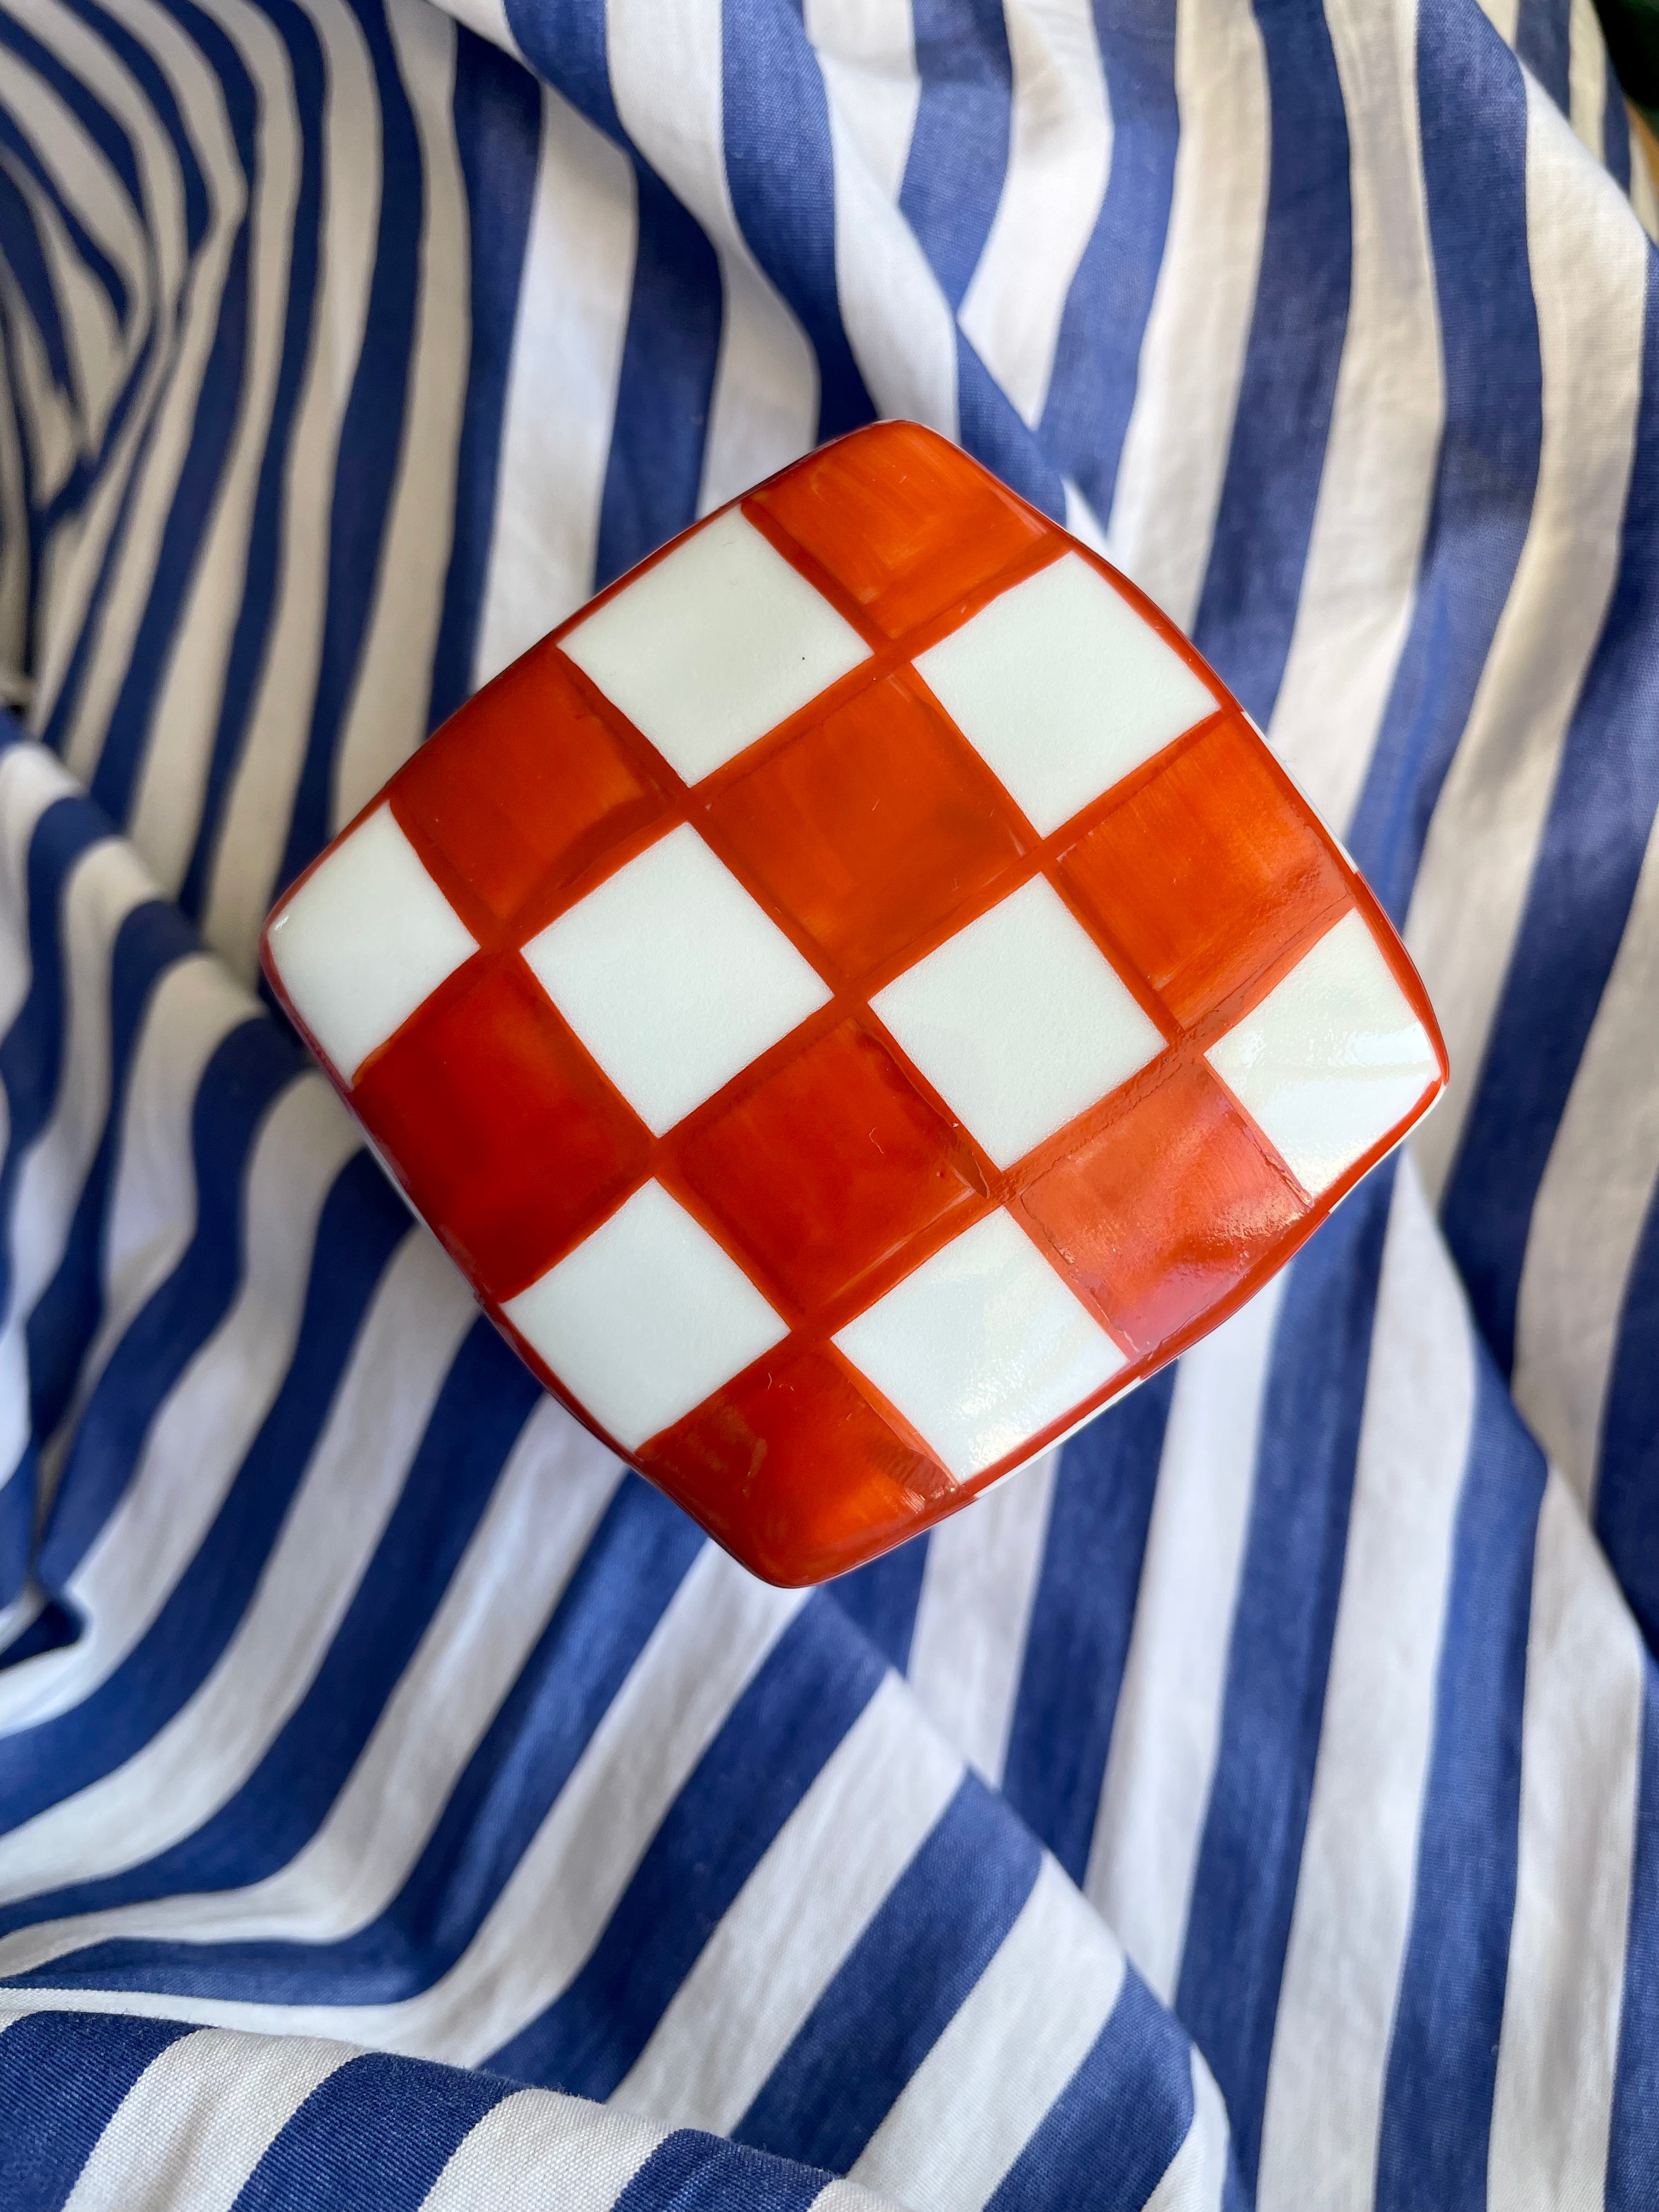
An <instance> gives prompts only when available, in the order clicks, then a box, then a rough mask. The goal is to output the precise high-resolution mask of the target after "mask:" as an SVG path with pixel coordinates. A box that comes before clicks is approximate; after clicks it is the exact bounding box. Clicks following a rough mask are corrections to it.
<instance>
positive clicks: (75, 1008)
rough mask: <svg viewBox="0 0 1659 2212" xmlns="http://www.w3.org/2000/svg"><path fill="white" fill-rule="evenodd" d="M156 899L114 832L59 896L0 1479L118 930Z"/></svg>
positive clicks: (55, 1262) (102, 1038)
mask: <svg viewBox="0 0 1659 2212" xmlns="http://www.w3.org/2000/svg"><path fill="white" fill-rule="evenodd" d="M151 896H154V886H153V885H152V884H151V883H150V881H149V878H148V877H147V876H146V875H145V874H144V873H143V870H142V869H141V868H140V867H139V866H138V863H137V860H135V859H134V858H133V856H132V854H131V850H130V848H128V847H126V846H125V845H124V844H121V843H119V842H117V841H116V840H115V839H113V838H111V839H108V840H106V842H102V843H100V844H97V845H94V846H90V847H88V848H87V850H86V851H85V852H83V853H82V854H81V855H80V857H79V858H78V859H77V860H76V862H75V864H74V866H73V867H72V868H71V870H70V876H69V880H68V883H67V884H66V885H65V887H64V890H63V892H62V893H61V901H62V906H61V943H62V948H63V955H64V965H65V967H66V968H67V969H68V971H69V972H68V976H67V980H66V984H65V987H64V1000H65V1004H64V1037H63V1045H62V1051H63V1059H62V1062H61V1065H60V1068H59V1073H58V1085H57V1096H56V1099H55V1101H54V1103H53V1105H52V1111H51V1113H50V1115H49V1116H48V1118H47V1120H46V1125H45V1127H43V1128H42V1129H41V1130H40V1132H39V1133H38V1134H37V1135H36V1137H35V1138H34V1139H33V1141H32V1142H31V1143H30V1145H29V1146H28V1147H27V1150H26V1151H25V1152H24V1153H23V1155H22V1158H21V1164H20V1166H19V1170H18V1175H17V1182H16V1186H15V1191H14V1194H13V1198H12V1206H11V1218H10V1220H9V1223H8V1224H7V1240H6V1241H7V1243H8V1245H9V1252H10V1270H9V1297H8V1299H7V1308H6V1315H7V1317H6V1323H5V1328H4V1330H3V1333H0V1484H3V1483H4V1482H5V1481H6V1480H8V1479H9V1476H10V1475H11V1474H13V1473H14V1472H15V1470H16V1468H18V1466H19V1464H20V1462H21V1456H22V1454H23V1452H24V1450H25V1449H26V1448H27V1443H28V1442H29V1436H30V1418H31V1417H30V1393H29V1383H28V1354H27V1340H26V1337H25V1334H24V1332H25V1330H26V1328H27V1325H28V1322H29V1319H30V1316H32V1314H33V1310H34V1308H35V1306H36V1305H37V1304H38V1303H39V1301H40V1296H41V1294H42V1292H43V1291H45V1290H46V1286H47V1285H48V1284H49V1283H50V1282H51V1281H52V1277H53V1276H54V1275H55V1273H57V1270H58V1266H59V1264H60V1263H61V1261H62V1260H63V1257H64V1247H65V1246H66V1244H67V1243H68V1242H69V1232H70V1227H71V1225H72V1223H73V1221H74V1218H75V1209H76V1204H77V1202H78V1201H79V1199H80V1196H81V1193H82V1189H83V1188H84V1187H85V1183H86V1177H87V1172H88V1169H89V1167H90V1166H91V1164H92V1161H93V1158H94V1154H95V1153H96V1152H97V1150H98V1146H99V1144H100V1141H101V1139H102V1138H103V1134H104V1125H105V1120H106V1114H107V1110H108V1105H109V1085H110V1064H109V1063H110V997H109V986H110V969H109V963H110V957H111V955H112V951H113V949H114V943H115V938H116V934H117V932H118V930H119V928H120V926H121V924H122V922H123V921H125V919H126V916H127V915H129V914H130V913H131V911H132V909H133V908H134V907H135V906H137V905H138V904H140V903H141V902H143V900H145V899H146V898H149V897H151ZM7 1103H8V1107H9V1102H7ZM8 1120H9V1113H8ZM8 1133H9V1132H8ZM43 1472H44V1471H43ZM50 1497H51V1484H50V1479H49V1477H46V1479H44V1480H42V1481H41V1483H40V1486H39V1488H38V1490H37V1494H36V1498H35V1508H34V1516H35V1523H36V1526H37V1527H38V1526H40V1524H41V1522H43V1521H44V1518H45V1514H46V1507H47V1505H48V1504H49V1503H50Z"/></svg>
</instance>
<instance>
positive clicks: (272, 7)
mask: <svg viewBox="0 0 1659 2212" xmlns="http://www.w3.org/2000/svg"><path fill="white" fill-rule="evenodd" d="M263 13H264V16H265V18H266V20H267V21H269V22H270V26H271V27H272V28H273V29H274V30H275V31H276V33H278V35H279V36H280V37H281V39H282V41H283V46H284V49H285V51H286V59H287V62H288V65H289V69H290V70H291V71H292V72H293V77H294V97H295V103H296V105H297V107H298V110H299V113H300V115H301V118H302V127H301V134H300V143H299V150H300V155H301V165H300V174H299V179H298V185H297V190H296V193H295V207H294V220H293V228H292V232H291V234H290V240H289V254H288V263H287V270H286V276H287V286H288V312H287V314H286V316H285V318H284V322H283V352H282V359H281V362H280V364H279V366H278V368H277V372H276V389H275V392H274V395H273V398H272V401H271V408H270V427H269V428H268V430H267V431H266V433H265V446H264V453H263V455H262V457H261V459H260V464H259V482H258V489H257V491H256V492H255V494H254V501H253V515H252V528H251V530H250V532H249V536H248V552H247V572H246V578H245V580H244V582H243V586H242V593H241V599H240V605H238V607H237V611H236V627H235V629H234V632H233V634H232V637H231V645H230V653H229V658H228V662H227V665H226V669H225V684H224V694H223V699H222V705H221V708H220V712H219V716H218V721H217V725H216V729H215V732H214V741H213V750H212V754H211V757H210V761H209V764H208V772H207V778H206V782H205V785H204V790H203V793H202V809H201V816H200V820H199V824H198V827H197V836H196V843H195V848H194V849H193V851H192V853H191V859H190V865H189V866H188V867H187V868H186V870H185V879H184V882H183V884H181V885H180V886H179V905H180V906H181V907H182V908H184V910H185V913H186V914H187V915H191V918H192V919H196V918H197V917H199V915H200V914H201V912H202V908H203V904H204V901H205V899H206V896H207V892H208V885H209V879H210V872H211V869H212V866H213V855H214V852H215V849H216V845H217V842H218V836H219V830H220V828H221V825H222V820H223V816H224V810H225V807H226V805H227V804H228V800H229V798H230V793H231V787H232V784H233V782H234V777H235V773H236V769H237V767H238V765H239V763H240V760H241V757H242V753H243V750H244V748H245V746H246V743H247V740H248V736H249V725H250V721H251V719H252V714H253V709H254V706H255V703H256V702H257V700H258V694H259V687H260V684H261V681H262V678H263V677H264V669H265V656H266V653H267V651H268V648H269V643H270V632H271V626H272V624H273V623H274V622H275V621H276V616H277V611H278V603H279V594H280V592H281V589H282V586H283V579H284V578H285V576H286V575H287V574H288V572H289V564H290V562H293V561H295V560H299V559H314V558H315V557H316V555H315V552H314V550H313V548H311V547H309V546H306V547H301V546H297V545H291V544H289V537H288V515H287V503H288V489H289V441H290V440H291V439H292V437H293V435H294V431H295V422H296V420H297V416H298V413H299V409H300V404H301V397H302V395H303V392H304V389H305V378H306V371H307V368H308V366H309V364H310V362H311V357H312V350H313V338H314V337H319V333H317V332H314V331H313V318H314V316H315V315H316V313H318V310H319V307H320V306H321V304H322V289H321V288H322V277H323V274H324V272H323V268H322V235H321V234H322V222H323V173H322V171H323V164H322V143H321V137H322V131H321V120H322V115H323V112H324V107H323V103H324V102H325V100H326V98H327V95H328V80H327V71H326V70H325V65H324V61H323V54H322V47H321V45H320V42H319V39H318V36H317V32H316V29H315V27H314V26H313V23H312V21H311V20H310V18H309V17H308V16H307V15H305V14H304V12H303V11H302V10H301V9H299V8H296V7H295V6H293V5H292V4H291V3H290V0H264V9H263ZM305 125H309V127H308V128H307V127H305ZM239 137H240V133H239ZM248 167H249V173H250V179H252V177H254V176H255V175H257V169H256V168H255V167H254V165H253V164H252V162H250V163H249V164H248ZM243 236H244V237H246V229H245V230H244V233H243ZM241 289H242V283H241V280H240V273H239V283H238V286H237V290H238V293H239V295H240V291H241ZM239 304H240V303H239ZM209 488H210V487H209ZM204 519H205V518H204ZM329 582H330V592H331V593H332V591H333V588H334V586H335V582H336V580H335V579H334V578H333V577H331V578H330V580H329ZM158 608H159V610H160V611H161V617H162V618H163V619H164V620H165V621H166V622H167V625H168V629H169V631H170V629H171V623H172V618H173V605H172V599H171V595H170V594H162V595H160V596H159V597H152V599H151V601H150V608H149V611H152V612H154V611H157V609H158ZM134 665H135V667H136V668H137V667H140V666H143V667H144V668H146V669H148V667H149V659H148V656H147V655H145V656H141V655H139V654H135V655H134ZM111 734H112V737H113V735H114V732H113V730H112V732H111ZM108 758H109V753H108V749H107V747H106V751H105V754H104V755H103V756H102V757H100V760H99V763H98V774H97V776H96V778H95V779H94V786H93V788H94V792H95V793H96V794H97V796H98V797H99V798H100V799H104V802H105V804H106V805H107V806H108V807H109V809H110V811H111V812H112V813H118V814H119V815H121V816H123V817H125V813H126V811H127V807H128V805H130V803H131V776H132V775H133V773H134V770H135V768H136V756H134V755H132V754H131V753H128V754H126V755H125V756H124V758H125V762H126V776H127V779H128V783H127V786H126V787H124V788H123V789H122V790H121V791H120V793H119V794H117V793H116V792H115V791H114V789H113V788H112V785H111V781H110V778H109V777H108V776H106V767H105V763H106V760H107V759H108ZM111 774H112V771H111Z"/></svg>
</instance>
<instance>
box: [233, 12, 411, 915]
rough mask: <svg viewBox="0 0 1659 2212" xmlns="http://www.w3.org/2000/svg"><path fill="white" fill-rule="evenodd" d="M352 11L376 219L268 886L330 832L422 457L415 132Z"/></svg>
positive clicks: (359, 16) (377, 46) (387, 44)
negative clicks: (373, 101)
mask: <svg viewBox="0 0 1659 2212" xmlns="http://www.w3.org/2000/svg"><path fill="white" fill-rule="evenodd" d="M353 13H354V15H355V16H356V21H357V25H358V27H359V29H360V30H361V31H362V36H363V43H364V45H365V46H367V48H368V55H369V60H370V62H371V64H372V65H373V68H374V88H375V94H376V96H377V99H378V100H379V105H380V159H381V163H382V168H383V181H382V184H381V189H380V231H379V235H378V238H377V240H376V245H375V252H374V276H373V277H372V279H371V280H370V283H369V292H368V311H367V313H366V315H365V318H364V324H363V337H362V349H361V350H360V351H359V353H358V356H357V368H356V376H355V377H354V378H353V380H352V386H351V397H350V398H349V400H348V401H347V403H346V410H345V413H344V415H343V417H342V418H341V422H340V447H339V453H338V454H337V458H336V460H335V465H334V503H333V509H332V513H331V516H330V520H329V538H328V554H327V560H328V599H327V605H326V607H325V612H324V619H323V640H322V647H321V652H320V655H319V660H318V665H317V678H316V689H315V690H314V692H313V697H312V708H311V732H310V735H309V738H307V744H306V752H305V758H304V761H303V763H301V769H300V775H299V781H298V782H297V784H296V785H295V793H294V811H293V813H292V815H291V816H290V817H289V830H288V843H287V848H286V850H285V851H284V853H283V859H282V863H281V866H279V868H278V870H277V872H276V882H275V883H274V884H272V885H271V886H270V888H271V890H273V891H274V890H276V889H277V888H278V887H279V886H280V885H281V884H286V883H288V882H289V881H290V880H291V879H292V878H294V877H295V876H296V875H298V874H299V872H300V871H301V868H302V867H304V866H305V865H306V863H307V861H308V860H311V859H313V856H314V855H315V854H318V853H319V852H320V851H321V850H322V848H323V847H324V846H325V844H326V843H327V842H328V840H329V836H330V834H331V822H330V818H329V817H330V813H331V807H332V804H333V797H334V766H335V755H336V753H337V750H338V747H339V744H340V740H341V738H342V736H343V732H344V726H345V718H346V715H347V713H348V711H349V708H350V706H351V702H352V698H353V696H354V694H355V692H356V681H357V671H358V665H359V663H360V661H361V659H362V651H363V647H364V644H365V642H366V641H367V639H368V625H369V619H370V617H371V615H372V614H373V612H374V596H375V587H376V585H377V582H378V580H379V578H380V548H381V541H382V539H383V538H384V537H385V535H386V526H387V524H388V522H389V521H390V520H391V513H392V497H393V495H394V494H395V492H396V490H397V485H398V474H399V463H400V462H405V465H408V466H409V467H411V468H418V467H420V466H421V465H422V464H423V462H424V460H425V459H426V456H425V455H423V454H417V453H410V454H409V455H408V456H407V457H406V460H405V456H404V426H405V422H406V420H407V417H408V411H409V404H410V383H411V381H412V379H413V375H414V362H415V318H416V307H417V306H418V303H419V301H420V296H421V285H422V227H423V222H424V219H425V214H426V175H425V171H424V168H423V166H422V160H421V143H420V139H419V137H417V136H416V129H415V118H414V116H413V114H412V113H411V112H410V105H409V101H408V99H407V97H406V96H405V94H404V82H403V77H402V76H401V75H400V73H399V71H398V58H397V56H396V54H395V52H393V50H392V37H391V33H390V32H389V30H388V29H387V27H386V15H385V13H384V10H383V9H382V7H381V5H380V0H354V8H353ZM428 435H430V433H428ZM438 435H439V436H440V437H441V436H442V433H441V432H439V433H438ZM425 734H426V732H424V730H422V731H419V732H416V735H417V736H421V737H423V736H424V735H425Z"/></svg>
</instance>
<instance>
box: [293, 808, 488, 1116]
mask: <svg viewBox="0 0 1659 2212" xmlns="http://www.w3.org/2000/svg"><path fill="white" fill-rule="evenodd" d="M269 941H270V957H271V959H272V960H273V962H274V963H275V964H276V972H277V974H278V975H280V976H281V977H282V981H283V989H284V990H285V991H286V992H287V993H288V995H289V999H290V1000H292V1001H293V1005H294V1009H295V1012H296V1013H297V1014H298V1015H299V1017H300V1018H301V1021H302V1022H303V1023H304V1024H305V1025H306V1027H307V1029H308V1030H310V1031H311V1034H312V1036H313V1037H315V1038H316V1040H317V1042H318V1044H319V1047H320V1048H321V1049H322V1051H323V1053H324V1054H325V1055H326V1057H327V1059H328V1060H329V1061H330V1063H331V1065H332V1066H333V1067H334V1069H335V1071H336V1073H337V1074H338V1075H339V1076H340V1077H341V1078H342V1079H343V1080H344V1081H346V1082H348V1083H349V1081H350V1080H351V1079H352V1078H353V1076H355V1075H356V1073H357V1070H358V1069H359V1068H360V1067H361V1066H362V1064H363V1062H364V1060H367V1059H368V1055H369V1054H370V1053H372V1052H373V1051H374V1049H375V1048H376V1047H377V1046H378V1045H382V1044H384V1043H385V1042H386V1039H387V1038H388V1037H389V1036H392V1032H393V1031H394V1030H399V1029H401V1028H402V1027H403V1025H404V1023H405V1022H406V1021H407V1020H408V1019H409V1018H410V1015H411V1014H412V1013H413V1012H414V1011H415V1009H416V1006H419V1005H420V1004H421V1003H422V1000H425V999H427V998H429V997H430V995H431V994H432V993H433V992H434V991H435V990H436V989H437V987H438V986H439V984H440V983H441V982H442V981H444V980H445V978H446V977H447V976H449V975H453V974H454V972H455V970H456V969H458V968H459V966H460V965H461V963H462V962H463V961H465V960H470V959H471V957H472V955H473V954H474V953H475V952H476V951H477V949H478V947H477V941H476V940H475V939H474V938H473V936H472V934H471V932H470V931H469V930H468V928H467V927H466V925H465V923H464V922H463V921H462V920H461V918H460V916H459V915H458V914H457V913H456V911H455V909H454V908H453V906H451V904H450V903H449V901H448V900H447V898H446V897H445V896H444V895H443V893H442V892H441V890H439V889H438V886H437V885H436V884H435V883H434V882H433V880H432V878H431V877H430V876H429V875H428V873H427V872H426V870H425V868H424V867H423V866H422V864H421V860H420V858H419V855H418V854H416V850H415V848H414V847H413V846H412V845H411V844H410V842H409V840H408V838H407V837H405V836H404V833H403V831H402V830H401V829H399V828H398V824H397V823H396V822H395V821H394V820H393V819H392V809H391V808H390V807H389V806H377V807H376V808H375V810H374V813H373V814H371V815H370V816H369V817H368V820H367V821H365V822H362V823H360V824H359V825H358V827H357V828H356V829H354V830H353V831H352V832H351V835H350V836H349V837H347V838H346V839H344V841H343V842H342V843H340V844H338V845H337V846H336V847H335V848H334V849H333V851H332V852H331V853H329V854H325V856H324V858H323V860H321V861H320V862H319V865H318V866H317V867H316V868H314V869H313V872H312V873H311V874H310V875H309V876H307V878H306V880H305V881H304V883H302V884H301V886H300V888H299V890H296V891H295V894H294V896H293V897H292V898H290V899H289V900H288V901H287V902H285V903H284V905H283V907H282V908H281V909H280V911H279V912H278V913H277V915H276V917H275V918H274V920H273V921H272V922H271V924H270V939H269Z"/></svg>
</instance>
